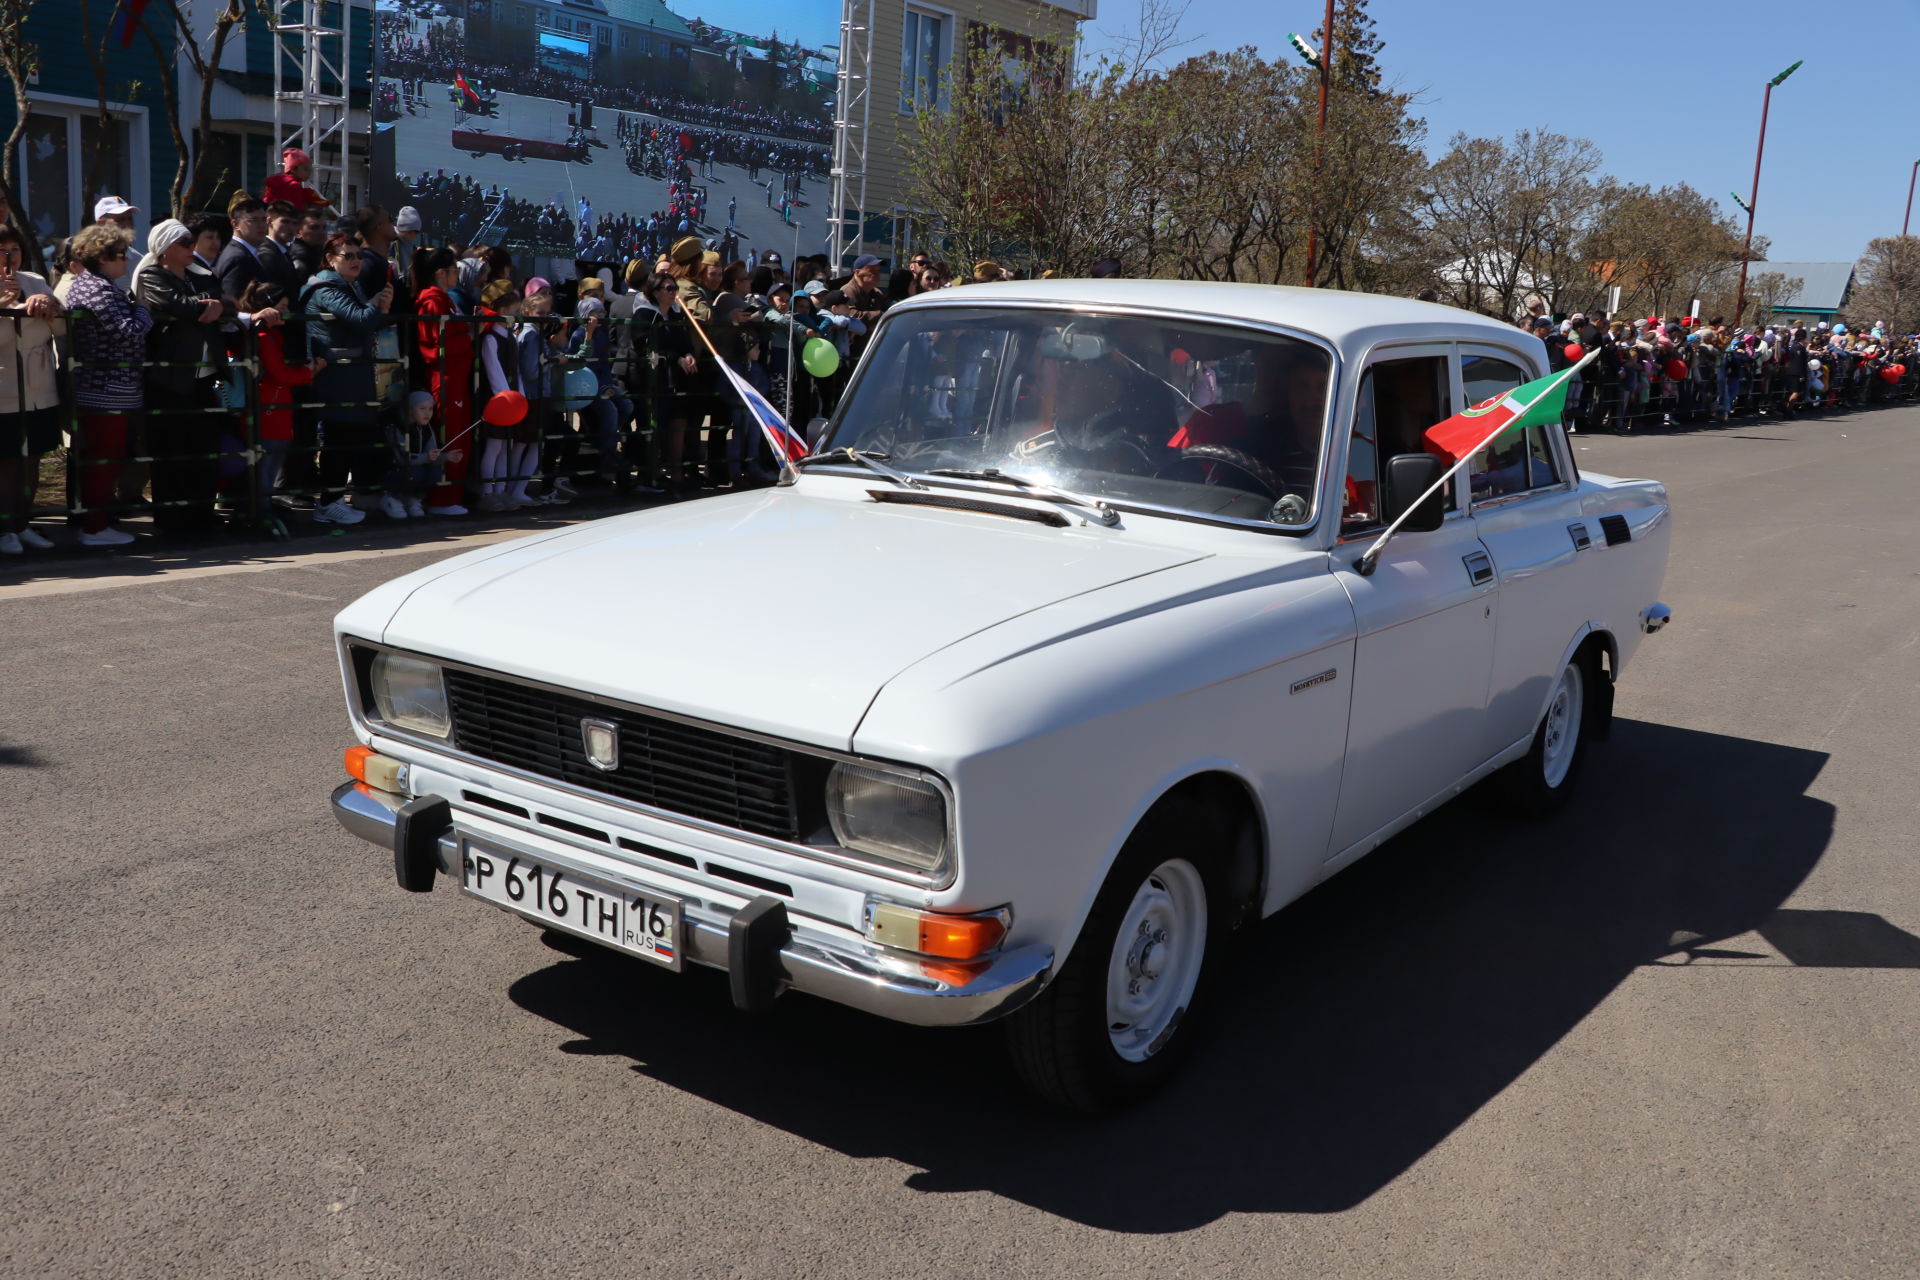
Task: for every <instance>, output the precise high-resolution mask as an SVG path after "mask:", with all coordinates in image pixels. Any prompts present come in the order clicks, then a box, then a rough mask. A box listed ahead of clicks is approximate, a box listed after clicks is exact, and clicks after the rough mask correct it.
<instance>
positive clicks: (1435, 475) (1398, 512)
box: [1380, 453, 1447, 533]
mask: <svg viewBox="0 0 1920 1280" xmlns="http://www.w3.org/2000/svg"><path fill="white" fill-rule="evenodd" d="M1446 470H1447V464H1446V461H1445V460H1444V459H1442V458H1440V457H1437V456H1436V455H1434V454H1431V453H1397V454H1395V455H1394V456H1393V457H1391V458H1388V459H1387V500H1386V503H1385V507H1386V510H1384V511H1382V512H1381V513H1380V514H1381V516H1382V517H1383V518H1384V519H1385V520H1386V522H1387V523H1388V524H1392V523H1393V522H1394V521H1395V520H1398V519H1399V518H1400V517H1401V516H1402V515H1403V514H1405V513H1406V512H1407V511H1408V509H1409V508H1412V509H1413V514H1412V515H1409V516H1407V522H1406V523H1405V524H1403V525H1401V526H1400V528H1401V529H1402V530H1404V531H1405V532H1408V533H1431V532H1432V531H1433V530H1435V529H1438V528H1439V527H1440V522H1441V521H1442V520H1443V519H1445V518H1446V514H1447V506H1446V490H1445V489H1438V490H1435V491H1434V494H1433V496H1432V497H1430V498H1428V499H1427V500H1426V501H1425V502H1422V503H1420V505H1419V506H1418V507H1417V508H1415V507H1414V506H1413V504H1414V503H1415V501H1417V500H1418V499H1419V497H1420V495H1421V494H1423V493H1425V492H1426V491H1427V490H1428V489H1432V488H1433V486H1434V484H1435V483H1436V482H1437V481H1438V480H1439V479H1440V477H1441V476H1442V475H1444V474H1446Z"/></svg>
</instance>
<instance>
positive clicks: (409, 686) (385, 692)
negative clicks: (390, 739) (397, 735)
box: [367, 653, 453, 738]
mask: <svg viewBox="0 0 1920 1280" xmlns="http://www.w3.org/2000/svg"><path fill="white" fill-rule="evenodd" d="M367 674H368V677H369V678H368V681H367V683H368V686H369V688H370V690H371V692H372V693H373V709H374V711H375V712H377V713H378V714H379V716H380V718H381V719H382V720H384V721H386V722H387V723H388V724H390V725H392V726H393V727H394V728H396V729H410V730H412V731H413V732H414V733H424V734H426V735H428V736H429V737H433V738H444V737H446V736H447V733H448V731H449V730H450V729H451V728H452V726H453V720H452V717H450V716H449V715H448V714H447V687H446V685H445V684H443V683H442V682H441V679H440V668H439V666H438V665H437V664H435V663H432V662H422V661H421V660H420V659H418V658H409V657H407V656H406V655H405V654H400V653H380V654H375V655H374V659H373V666H372V669H371V670H370V671H369V672H368V673H367Z"/></svg>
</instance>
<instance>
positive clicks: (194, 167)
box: [0, 0, 252, 218]
mask: <svg viewBox="0 0 1920 1280" xmlns="http://www.w3.org/2000/svg"><path fill="white" fill-rule="evenodd" d="M6 2H7V0H0V3H6ZM162 3H163V4H164V5H165V7H166V11H167V13H168V15H169V16H170V17H171V18H172V19H173V30H172V36H173V39H172V40H171V41H163V40H162V39H160V37H159V36H158V35H156V34H155V33H154V30H153V28H152V26H151V25H150V24H149V23H148V22H147V18H146V15H145V13H142V14H141V16H140V17H139V19H138V22H139V25H140V29H141V31H142V32H143V33H144V34H145V35H146V37H147V44H148V45H149V46H150V47H151V48H152V49H153V56H154V61H155V62H156V63H157V64H158V67H159V71H160V92H161V96H162V98H163V99H164V100H165V102H166V107H167V125H168V128H169V129H170V130H171V131H172V133H173V145H174V154H175V155H176V156H177V157H178V159H177V161H176V162H175V164H174V170H173V183H172V186H171V188H170V189H169V191H168V197H169V201H170V203H171V204H172V206H173V216H174V217H176V218H185V217H187V216H188V215H189V214H191V213H192V212H193V211H194V209H195V208H196V207H197V206H198V205H199V204H200V202H201V201H202V200H204V199H205V198H206V195H207V191H208V187H209V186H210V179H211V178H212V176H213V175H212V174H211V173H210V172H209V170H210V169H211V168H212V165H213V148H212V146H211V145H209V144H210V142H211V140H212V137H213V86H214V84H215V83H216V82H217V81H218V80H219V72H220V60H221V57H222V55H223V54H224V53H225V52H226V48H227V41H228V40H229V39H230V38H232V36H233V33H234V31H235V30H236V29H237V28H239V27H240V26H241V25H243V24H244V23H245V22H246V21H247V19H248V16H249V14H250V13H252V10H251V9H250V8H249V6H248V3H247V0H214V4H215V8H214V13H213V27H212V30H211V31H209V32H208V34H207V36H206V37H205V38H204V39H200V38H196V37H195V36H194V34H193V24H192V16H193V15H192V14H190V13H188V12H186V11H184V10H182V9H181V7H180V0H162ZM188 3H189V5H192V0H188ZM182 57H184V58H185V59H186V60H187V65H188V66H190V67H192V68H193V74H194V76H195V77H196V78H197V79H198V80H199V82H200V89H199V102H198V104H197V105H198V119H199V123H198V125H197V126H196V127H195V130H194V134H195V145H194V146H191V147H189V146H188V145H187V138H186V135H185V132H184V130H183V128H182V126H181V118H180V100H179V93H178V92H177V91H176V90H175V88H174V78H175V75H176V73H177V69H178V65H179V59H180V58H182Z"/></svg>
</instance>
